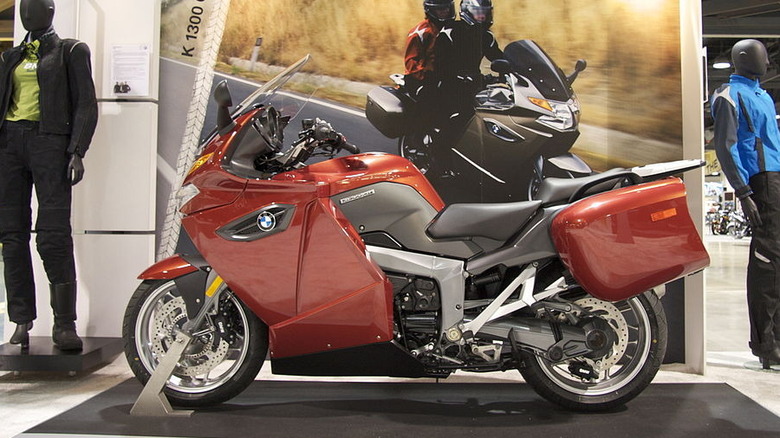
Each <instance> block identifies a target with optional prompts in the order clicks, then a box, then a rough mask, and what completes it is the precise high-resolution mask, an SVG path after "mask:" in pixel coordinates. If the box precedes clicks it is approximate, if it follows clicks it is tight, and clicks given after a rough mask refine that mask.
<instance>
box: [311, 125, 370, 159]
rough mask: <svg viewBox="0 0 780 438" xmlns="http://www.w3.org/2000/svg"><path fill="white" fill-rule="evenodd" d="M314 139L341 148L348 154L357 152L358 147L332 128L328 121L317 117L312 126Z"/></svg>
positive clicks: (358, 151) (358, 150)
mask: <svg viewBox="0 0 780 438" xmlns="http://www.w3.org/2000/svg"><path fill="white" fill-rule="evenodd" d="M312 129H313V131H314V135H313V138H314V140H316V141H318V142H320V143H326V144H328V145H330V146H332V147H334V148H337V149H343V150H345V151H347V152H349V153H350V154H359V153H360V148H358V147H357V146H355V145H354V144H352V143H350V142H348V141H347V139H346V137H344V135H343V134H341V133H339V132H337V131H336V130H335V129H333V126H331V124H330V123H328V122H326V121H325V120H320V119H317V120H316V121H315V122H314V125H313V127H312Z"/></svg>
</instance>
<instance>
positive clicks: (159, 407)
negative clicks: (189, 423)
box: [130, 331, 193, 417]
mask: <svg viewBox="0 0 780 438" xmlns="http://www.w3.org/2000/svg"><path fill="white" fill-rule="evenodd" d="M191 341H192V337H191V336H189V335H187V334H186V333H183V332H181V331H179V332H177V333H176V342H174V343H173V345H172V346H171V348H170V349H168V352H167V353H166V354H165V356H163V358H162V360H161V361H160V363H159V364H157V368H156V369H155V370H154V373H152V376H151V377H150V378H149V381H148V382H146V386H144V389H143V391H141V395H139V396H138V400H136V401H135V404H134V405H133V408H132V409H130V415H136V416H147V417H168V416H181V417H189V416H190V415H192V413H193V411H191V410H176V409H173V407H171V403H170V402H169V401H168V398H167V397H165V393H164V392H163V388H165V382H167V381H168V378H169V377H171V374H173V370H174V369H175V368H176V364H177V363H178V362H179V359H180V358H181V355H182V353H183V352H184V349H185V348H187V346H188V345H190V342H191Z"/></svg>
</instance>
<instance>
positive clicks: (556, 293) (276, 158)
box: [123, 57, 709, 410]
mask: <svg viewBox="0 0 780 438" xmlns="http://www.w3.org/2000/svg"><path fill="white" fill-rule="evenodd" d="M307 60H308V57H305V58H303V59H301V60H300V61H298V62H297V63H296V64H294V65H292V66H291V67H289V68H288V69H287V70H285V71H284V72H282V73H280V75H279V76H278V77H277V78H274V79H273V80H271V81H269V82H268V83H266V84H265V85H264V86H263V87H262V88H260V89H259V90H258V91H257V92H255V93H253V94H252V95H251V96H249V97H248V98H247V100H246V101H245V102H243V103H242V104H240V105H239V106H238V109H237V110H235V111H233V113H232V114H231V113H230V111H229V109H228V108H229V107H230V106H231V104H232V102H231V100H232V99H231V97H230V94H229V91H228V90H227V85H226V84H225V83H224V82H223V83H222V84H220V85H219V86H218V87H217V88H216V90H215V99H216V100H217V102H218V104H219V112H218V117H217V118H218V127H217V129H215V132H214V133H213V134H212V135H211V136H210V137H209V138H208V139H207V140H206V142H205V143H204V145H203V146H202V151H201V153H200V157H199V158H198V159H197V161H196V162H195V163H194V165H193V166H192V168H191V169H190V171H189V173H188V175H187V177H186V179H185V181H184V183H183V185H182V187H181V189H180V191H179V195H180V207H179V209H180V210H179V211H180V212H181V213H182V215H183V219H182V225H183V228H184V230H185V232H186V233H187V234H188V235H189V237H190V238H191V239H192V242H193V243H194V246H195V248H196V249H197V250H196V251H195V252H193V253H191V254H178V255H175V256H173V257H170V258H168V259H165V260H162V261H159V262H158V263H156V264H154V265H153V266H151V267H149V268H148V269H147V270H146V271H144V272H143V273H142V274H141V275H140V279H141V280H142V282H141V284H140V286H139V287H138V289H137V290H136V292H135V293H134V294H133V296H132V298H131V300H130V302H129V303H128V305H127V310H126V313H125V317H124V323H123V338H124V340H125V355H126V357H127V360H128V363H129V364H130V367H131V369H132V371H133V373H134V374H135V376H136V377H137V378H138V379H139V380H140V381H141V382H143V383H147V382H150V387H152V383H156V382H159V385H163V382H165V383H164V385H165V388H164V393H165V395H166V396H167V398H168V399H169V400H170V401H171V402H172V403H173V404H176V405H180V406H207V405H213V404H217V403H221V402H224V401H226V400H229V399H230V398H232V397H234V396H236V395H237V394H239V393H240V392H241V391H243V390H244V389H245V388H246V387H247V386H248V385H249V384H250V383H251V382H252V381H253V380H254V378H255V376H256V375H257V373H258V371H259V370H260V368H261V367H262V366H263V364H264V362H265V360H266V355H267V354H268V355H269V356H270V364H271V367H272V371H273V372H274V373H276V374H288V375H312V376H398V377H435V378H444V377H447V376H448V375H450V374H451V373H453V372H455V371H457V370H461V371H467V372H475V373H481V372H491V371H505V370H512V369H518V370H520V372H521V373H522V374H523V376H524V378H525V380H526V381H527V382H528V384H529V385H531V386H532V387H533V388H534V389H535V390H536V391H537V392H538V393H539V394H540V395H542V396H543V397H544V398H546V399H547V400H549V401H551V402H553V403H556V404H559V405H561V406H565V407H567V408H570V409H576V410H603V409H609V408H612V407H614V406H618V405H622V404H624V403H626V402H628V401H629V400H631V399H633V398H634V397H636V396H637V395H639V394H640V393H641V392H642V391H643V390H644V389H645V388H646V387H647V385H648V384H649V383H650V381H651V380H652V379H653V377H654V376H655V374H656V372H657V371H658V369H659V367H660V365H661V362H662V360H663V357H664V353H665V349H666V343H667V329H666V317H665V315H664V310H663V307H662V306H661V302H660V300H659V298H658V296H657V295H656V294H655V292H654V291H653V288H654V287H656V286H659V285H662V284H664V283H666V282H669V281H672V280H674V279H675V278H679V277H682V276H685V275H688V274H691V273H693V272H696V271H699V270H701V269H703V268H704V267H706V266H707V265H708V264H709V257H708V255H707V252H706V250H705V249H704V246H703V244H702V243H701V240H700V239H699V235H698V234H697V232H696V229H695V227H694V225H693V222H692V221H691V219H690V216H689V213H688V207H687V201H686V194H685V187H684V185H683V183H682V182H681V181H680V180H679V179H677V178H666V179H658V178H661V177H663V176H665V175H667V174H669V173H678V172H681V171H684V170H686V169H690V168H695V167H698V166H701V165H702V163H701V162H680V163H676V164H675V163H671V164H668V165H650V166H644V167H641V168H634V169H628V170H627V169H613V170H611V171H607V172H604V173H601V174H596V175H592V176H587V177H583V178H567V179H563V178H545V179H543V180H542V181H541V182H540V186H539V190H538V193H537V199H536V200H533V201H522V202H510V203H496V204H484V203H479V204H477V203H474V204H469V203H461V204H451V205H449V206H446V207H445V205H444V202H443V201H442V199H441V198H440V197H439V195H438V194H437V192H436V191H435V190H434V188H433V187H432V185H431V184H430V183H429V182H428V180H427V179H426V178H425V177H424V176H423V174H422V173H420V171H419V170H418V168H417V167H415V166H414V165H412V163H410V162H409V161H408V160H406V159H404V158H402V157H399V156H397V155H391V154H381V153H365V154H358V152H359V150H358V148H357V147H355V146H353V145H351V144H349V143H348V142H347V141H346V139H345V138H344V136H343V135H341V134H339V133H338V132H337V131H335V130H334V129H333V127H332V126H331V125H330V124H329V123H327V122H325V121H323V120H319V119H314V120H313V119H305V120H303V121H302V123H301V131H300V133H299V135H298V138H297V139H296V140H295V141H294V142H293V143H292V145H291V146H290V147H289V149H287V150H284V147H283V128H284V126H286V125H287V124H289V123H290V120H291V115H290V114H280V112H279V111H278V110H277V109H276V107H275V106H274V105H269V103H268V102H269V101H270V99H271V98H272V95H273V94H274V93H275V91H276V90H277V89H278V88H279V87H281V86H282V85H284V84H285V83H286V81H287V80H288V79H289V77H290V76H291V75H293V74H294V73H295V72H296V71H298V70H299V69H300V68H301V67H302V66H303V64H304V63H305V62H306V61H307ZM341 151H346V152H348V153H350V154H353V155H350V156H342V157H336V155H337V154H338V153H340V152H341ZM316 155H320V156H325V157H326V158H330V159H328V160H326V161H322V162H318V163H313V164H307V160H309V159H310V158H311V157H313V156H316ZM626 254H631V257H626ZM596 255H597V256H596ZM636 260H642V263H636ZM152 389H153V390H152V391H150V393H151V395H152V396H153V398H154V397H157V396H159V395H160V391H159V390H154V388H152ZM157 400H158V402H159V399H157Z"/></svg>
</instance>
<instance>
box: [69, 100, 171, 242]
mask: <svg viewBox="0 0 780 438" xmlns="http://www.w3.org/2000/svg"><path fill="white" fill-rule="evenodd" d="M98 109H99V113H100V116H99V117H100V122H99V123H98V127H97V130H96V131H95V137H94V139H93V140H92V146H90V149H89V151H88V152H87V155H86V157H85V159H84V167H85V174H84V180H83V181H82V182H80V183H79V184H77V185H76V186H75V187H74V192H73V228H74V230H77V231H82V230H89V231H101V230H102V231H148V232H153V231H154V208H155V203H154V200H155V195H156V194H155V184H156V169H157V153H156V150H157V104H156V103H151V102H100V103H99V104H98Z"/></svg>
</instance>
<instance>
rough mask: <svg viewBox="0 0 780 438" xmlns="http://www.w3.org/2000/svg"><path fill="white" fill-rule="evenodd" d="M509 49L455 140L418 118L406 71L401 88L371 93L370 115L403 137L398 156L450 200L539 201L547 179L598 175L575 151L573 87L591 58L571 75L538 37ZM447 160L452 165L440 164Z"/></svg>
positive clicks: (576, 110) (398, 82) (391, 134)
mask: <svg viewBox="0 0 780 438" xmlns="http://www.w3.org/2000/svg"><path fill="white" fill-rule="evenodd" d="M503 53H504V57H505V59H501V60H497V61H494V62H493V64H492V66H491V67H492V69H493V71H495V72H497V73H498V76H497V77H494V78H491V80H490V82H491V84H490V85H488V86H487V88H486V89H484V90H481V91H479V92H478V93H477V94H476V96H475V102H474V105H475V107H476V113H475V115H474V117H472V118H471V120H469V121H468V122H467V125H466V126H465V128H464V129H462V130H459V131H458V133H457V135H456V140H455V141H454V144H441V142H437V141H430V140H429V139H430V138H431V135H432V134H431V131H433V130H434V128H433V127H431V126H425V125H426V123H427V121H428V120H429V119H430V118H425V117H416V114H417V112H418V110H417V108H416V107H417V105H418V103H417V102H416V101H415V99H414V97H412V96H413V93H412V92H411V90H407V89H406V87H405V84H404V81H403V76H402V75H391V78H392V79H393V80H394V81H395V82H396V86H394V87H389V86H380V87H376V88H375V89H373V90H372V91H371V92H369V94H368V99H367V103H366V117H367V118H368V120H369V121H370V122H371V123H372V124H373V125H374V126H375V127H376V128H377V129H378V130H379V131H380V132H382V134H384V135H385V136H387V137H389V138H398V154H399V155H401V156H402V157H404V158H407V159H409V160H410V161H411V162H412V163H414V164H415V165H416V166H417V167H418V168H419V169H420V170H421V171H422V172H423V173H424V174H425V176H426V177H427V178H428V179H429V180H430V181H431V183H432V184H433V185H434V187H436V188H437V190H439V191H440V192H443V193H442V196H443V198H444V199H445V201H447V202H448V203H450V202H464V201H476V202H479V201H484V202H500V201H517V200H527V199H533V196H534V195H535V194H536V192H537V191H538V190H539V185H540V183H541V180H542V178H543V177H545V176H556V177H569V178H570V177H573V176H585V175H589V174H590V173H591V168H590V167H589V166H588V165H587V164H586V163H585V162H584V161H582V160H581V159H580V158H579V157H577V156H576V155H574V154H572V153H570V152H569V151H570V149H571V148H572V146H573V145H574V143H575V141H576V140H577V138H578V137H579V134H580V133H579V121H580V112H581V109H580V102H579V100H578V99H577V95H576V94H575V93H574V90H573V89H572V84H573V83H574V80H575V79H576V78H577V75H578V74H579V73H580V72H581V71H583V70H584V69H585V67H586V62H585V61H584V60H579V61H577V63H576V67H575V70H574V72H573V73H571V74H569V75H568V76H566V75H565V74H564V73H563V71H561V69H560V68H559V67H558V66H557V65H556V64H555V62H554V61H553V60H552V59H551V58H550V57H549V56H548V55H547V54H546V53H545V52H544V50H543V49H542V48H541V47H540V46H539V45H538V44H536V43H535V42H533V41H530V40H520V41H515V42H513V43H510V44H509V45H507V47H506V48H505V49H504V52H503ZM420 120H422V121H423V122H420ZM449 129H458V128H456V127H450V128H449ZM445 155H449V156H446V157H445ZM442 162H443V163H447V165H448V167H450V168H447V169H442V168H441V166H438V167H437V166H436V163H442ZM431 169H434V170H432V171H430V172H429V170H431ZM442 174H445V175H447V177H446V178H443V177H442V176H441V175H442Z"/></svg>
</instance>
